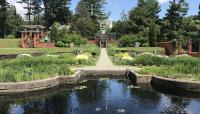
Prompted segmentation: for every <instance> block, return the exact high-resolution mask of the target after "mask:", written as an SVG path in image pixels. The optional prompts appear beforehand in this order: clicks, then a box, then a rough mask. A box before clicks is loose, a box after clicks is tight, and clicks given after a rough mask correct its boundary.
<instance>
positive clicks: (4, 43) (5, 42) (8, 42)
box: [0, 39, 20, 48]
mask: <svg viewBox="0 0 200 114" xmlns="http://www.w3.org/2000/svg"><path fill="white" fill-rule="evenodd" d="M19 41H20V39H0V48H18V42H19Z"/></svg>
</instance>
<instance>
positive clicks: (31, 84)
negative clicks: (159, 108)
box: [0, 70, 200, 94]
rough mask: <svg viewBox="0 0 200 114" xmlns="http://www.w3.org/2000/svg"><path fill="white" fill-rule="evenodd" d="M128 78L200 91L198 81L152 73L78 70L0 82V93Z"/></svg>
mask: <svg viewBox="0 0 200 114" xmlns="http://www.w3.org/2000/svg"><path fill="white" fill-rule="evenodd" d="M104 77H105V78H117V79H129V80H130V81H131V82H133V84H136V85H137V84H145V83H146V84H150V83H152V84H154V85H157V86H158V87H164V88H172V89H180V90H186V91H198V92H200V82H192V81H178V80H175V79H168V78H162V77H158V76H152V75H140V74H137V73H136V72H135V71H133V70H78V71H77V72H75V74H73V75H70V76H57V77H54V78H50V79H43V80H36V81H26V82H11V83H0V94H9V93H22V92H31V91H38V90H44V89H49V88H53V87H56V86H59V85H75V84H76V83H78V82H80V81H81V80H83V79H84V78H89V79H98V78H104Z"/></svg>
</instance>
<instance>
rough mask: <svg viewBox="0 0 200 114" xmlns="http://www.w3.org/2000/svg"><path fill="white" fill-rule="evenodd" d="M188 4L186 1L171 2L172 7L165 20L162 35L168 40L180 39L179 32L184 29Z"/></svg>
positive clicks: (174, 0) (176, 0)
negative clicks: (183, 24)
mask: <svg viewBox="0 0 200 114" xmlns="http://www.w3.org/2000/svg"><path fill="white" fill-rule="evenodd" d="M187 11H188V3H186V2H185V0H173V1H170V7H169V9H168V10H167V14H166V17H165V18H164V25H163V28H162V29H163V31H164V32H163V31H162V34H165V35H166V37H167V38H168V40H172V39H178V36H179V35H180V32H179V30H180V29H181V27H182V23H183V18H184V16H185V15H186V14H187Z"/></svg>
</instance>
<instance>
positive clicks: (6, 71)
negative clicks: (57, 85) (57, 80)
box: [0, 54, 96, 82]
mask: <svg viewBox="0 0 200 114" xmlns="http://www.w3.org/2000/svg"><path fill="white" fill-rule="evenodd" d="M95 62H96V58H89V59H88V60H82V61H79V60H77V59H76V58H75V56H74V55H72V54H60V55H58V56H57V55H54V56H53V55H52V56H46V55H43V56H40V57H28V56H18V57H17V58H16V59H12V60H3V61H1V62H0V82H20V81H30V80H38V79H46V78H51V77H54V76H63V75H69V74H70V73H71V71H70V70H69V68H70V67H71V66H80V65H84V66H85V65H93V64H94V63H95Z"/></svg>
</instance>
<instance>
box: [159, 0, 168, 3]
mask: <svg viewBox="0 0 200 114" xmlns="http://www.w3.org/2000/svg"><path fill="white" fill-rule="evenodd" d="M168 1H169V0H158V2H159V3H160V4H164V3H166V2H168Z"/></svg>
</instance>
